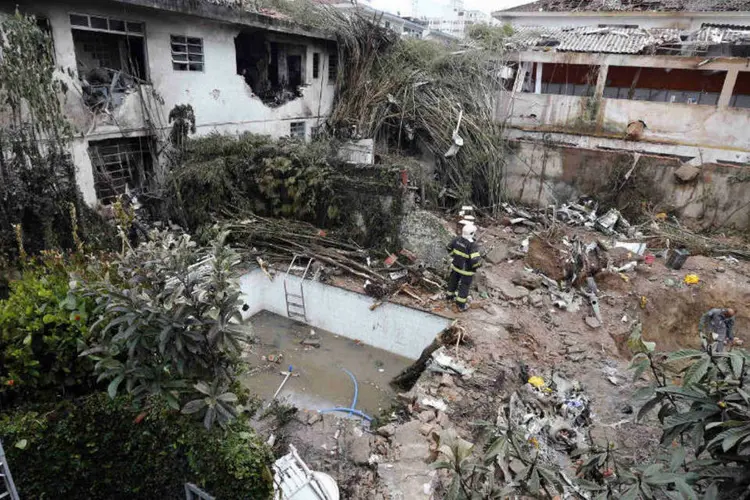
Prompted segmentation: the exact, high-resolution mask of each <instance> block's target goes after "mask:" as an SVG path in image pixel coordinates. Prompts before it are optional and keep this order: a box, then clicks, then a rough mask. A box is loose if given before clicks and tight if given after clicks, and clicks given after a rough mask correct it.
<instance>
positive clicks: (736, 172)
mask: <svg viewBox="0 0 750 500" xmlns="http://www.w3.org/2000/svg"><path fill="white" fill-rule="evenodd" d="M512 144H514V145H515V147H514V148H513V151H514V152H513V154H512V155H510V156H509V157H508V163H507V166H506V189H507V192H508V194H509V195H510V197H511V198H514V199H516V200H519V201H522V202H524V203H529V204H539V205H546V204H550V203H555V202H564V201H567V200H568V199H569V198H573V197H577V196H579V195H591V196H595V197H597V196H598V195H600V194H602V193H610V192H611V191H612V187H613V182H615V181H617V180H620V179H621V176H622V175H624V174H623V173H624V172H626V171H627V170H628V169H629V166H631V165H632V164H633V161H634V156H633V155H632V154H631V153H629V152H627V151H607V150H600V149H585V148H582V147H574V146H564V145H560V144H550V143H547V144H545V143H544V142H526V141H519V142H514V143H512ZM681 166H682V162H681V161H680V159H678V158H670V157H663V156H648V155H643V156H641V157H640V159H639V160H638V163H637V165H636V169H635V170H634V173H633V175H634V178H635V179H637V180H636V181H634V182H636V183H637V185H638V188H637V191H635V192H633V191H627V192H625V193H623V196H621V198H620V200H619V201H620V203H621V204H622V205H627V206H629V207H630V208H631V209H635V210H636V211H637V210H639V209H640V204H641V203H646V204H647V205H648V207H647V208H651V209H654V210H659V211H661V210H664V211H671V210H674V211H675V212H677V213H678V214H680V215H681V216H682V217H686V218H693V219H699V220H700V221H701V223H702V224H704V225H706V226H710V225H714V226H715V225H721V224H723V223H727V224H729V225H733V226H735V227H738V228H740V229H750V189H749V187H750V186H749V185H748V182H749V181H750V168H749V167H737V166H732V165H727V164H715V163H705V164H703V166H702V169H701V174H700V176H699V178H698V179H697V180H696V181H694V182H691V183H688V184H685V183H679V182H678V181H677V180H676V178H675V175H674V172H675V171H676V170H677V169H678V168H680V167H681ZM637 193H640V194H643V197H642V198H637V199H635V198H634V195H636V194H637Z"/></svg>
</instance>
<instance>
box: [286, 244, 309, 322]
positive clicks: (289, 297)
mask: <svg viewBox="0 0 750 500" xmlns="http://www.w3.org/2000/svg"><path fill="white" fill-rule="evenodd" d="M297 257H299V255H295V256H294V258H293V259H292V262H291V263H290V264H289V269H287V270H286V275H285V276H284V297H285V298H286V315H287V317H288V318H289V319H297V320H300V321H302V322H303V323H307V311H306V310H305V290H304V288H303V287H302V283H304V281H305V276H307V271H309V270H310V265H311V264H312V261H313V260H312V259H310V260H309V261H308V262H307V267H305V272H304V273H302V278H300V281H299V293H292V292H290V291H289V288H290V284H289V283H288V281H289V272H290V271H291V270H292V267H294V263H295V262H296V260H297Z"/></svg>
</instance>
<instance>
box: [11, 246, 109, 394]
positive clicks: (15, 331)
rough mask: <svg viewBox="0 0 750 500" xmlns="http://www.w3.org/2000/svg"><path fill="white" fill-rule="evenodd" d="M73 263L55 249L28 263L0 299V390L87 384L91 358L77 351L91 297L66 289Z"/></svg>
mask: <svg viewBox="0 0 750 500" xmlns="http://www.w3.org/2000/svg"><path fill="white" fill-rule="evenodd" d="M74 269H77V267H76V266H72V265H70V264H68V263H67V262H66V260H65V259H64V258H63V256H62V255H60V254H55V253H46V254H45V255H44V256H43V258H41V259H40V260H38V261H35V262H32V263H29V264H28V265H27V266H26V267H25V269H24V270H23V274H22V276H21V279H19V280H18V281H14V282H11V283H10V296H9V297H8V298H7V299H6V300H3V301H0V384H2V385H0V395H2V394H3V393H5V395H6V396H7V395H10V394H14V395H20V394H28V393H29V392H30V391H32V390H33V391H35V395H34V397H35V398H39V397H40V396H41V395H42V394H40V393H39V392H38V391H43V392H47V391H49V392H52V393H55V394H59V393H64V392H68V391H70V390H73V391H78V390H80V389H85V390H89V389H90V388H91V387H93V385H94V380H93V378H92V377H93V365H92V363H91V361H89V360H86V359H81V358H79V357H78V345H79V344H80V343H81V342H85V341H86V340H87V338H88V335H89V331H88V324H89V318H90V316H91V314H92V312H93V309H94V302H93V300H91V299H89V298H85V297H83V296H81V295H77V294H76V293H74V292H73V291H71V290H70V288H69V287H70V282H71V277H70V274H69V272H70V271H71V270H74Z"/></svg>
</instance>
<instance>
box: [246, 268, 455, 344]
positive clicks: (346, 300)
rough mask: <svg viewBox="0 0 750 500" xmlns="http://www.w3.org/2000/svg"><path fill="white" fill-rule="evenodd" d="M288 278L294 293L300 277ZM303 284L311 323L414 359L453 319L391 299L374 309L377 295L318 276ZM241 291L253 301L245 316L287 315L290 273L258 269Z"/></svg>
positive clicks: (296, 292)
mask: <svg viewBox="0 0 750 500" xmlns="http://www.w3.org/2000/svg"><path fill="white" fill-rule="evenodd" d="M287 280H288V281H287V286H288V287H289V292H290V293H295V294H298V293H299V286H300V279H299V278H298V277H296V276H289V277H288V278H287ZM302 286H303V287H304V295H305V309H306V315H307V323H308V324H309V325H311V326H314V327H315V328H320V329H323V330H328V331H329V332H332V333H334V334H336V335H341V336H342V337H346V338H349V339H354V340H359V341H361V342H363V343H365V344H367V345H370V346H373V347H377V348H379V349H383V350H386V351H388V352H392V353H395V354H399V355H401V356H404V357H407V358H410V359H417V358H419V356H420V355H421V354H422V350H424V348H425V347H427V346H428V345H430V344H431V343H432V341H433V340H434V339H435V337H436V336H437V335H438V334H439V333H440V332H442V331H443V330H444V329H445V328H447V327H448V326H449V325H450V324H451V320H449V319H447V318H444V317H442V316H437V315H435V314H431V313H428V312H424V311H420V310H417V309H411V308H409V307H405V306H401V305H398V304H393V303H388V302H386V303H385V304H382V305H381V306H379V307H378V308H376V309H375V310H374V311H372V310H370V306H371V305H372V303H373V302H374V299H372V298H371V297H368V296H366V295H363V294H359V293H355V292H352V291H349V290H345V289H343V288H339V287H335V286H330V285H324V284H322V283H319V282H317V281H311V280H305V281H304V282H303V284H302ZM240 290H241V292H242V297H241V298H242V300H243V301H244V303H245V304H246V305H247V306H248V309H247V311H243V313H242V316H243V319H248V318H250V317H252V316H254V315H255V314H257V313H259V312H260V311H270V312H272V313H275V314H278V315H280V316H285V317H286V316H287V310H286V298H285V294H284V275H277V276H276V277H275V278H274V280H273V281H271V280H269V279H268V277H267V276H266V275H265V273H264V272H263V271H261V270H260V269H255V270H254V271H252V272H250V273H248V274H245V275H243V276H242V277H241V278H240ZM292 319H294V318H292Z"/></svg>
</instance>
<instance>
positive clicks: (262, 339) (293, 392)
mask: <svg viewBox="0 0 750 500" xmlns="http://www.w3.org/2000/svg"><path fill="white" fill-rule="evenodd" d="M249 322H250V323H251V325H252V329H253V332H254V334H255V337H256V343H255V344H252V345H251V346H250V348H249V351H248V352H247V353H246V354H245V360H246V361H247V362H248V364H249V365H250V367H249V373H248V374H247V375H245V376H244V377H243V383H245V384H246V386H247V387H248V388H249V389H250V391H251V392H253V393H254V394H256V395H258V396H259V397H261V398H263V399H265V400H270V399H271V398H272V397H273V395H274V393H275V392H276V390H277V389H278V388H279V385H280V384H281V382H282V381H283V380H284V377H283V376H282V374H281V373H282V372H286V371H287V370H288V368H289V365H292V372H293V374H294V376H292V377H290V378H289V381H288V382H287V383H286V385H285V386H284V389H283V390H282V391H281V393H280V394H279V398H284V399H286V400H287V401H288V402H290V403H291V404H294V405H295V406H297V407H298V408H304V409H309V410H323V409H328V408H334V407H347V408H348V407H349V406H350V405H351V403H352V397H353V396H354V384H353V383H352V380H351V379H350V378H349V375H347V374H346V373H345V372H344V371H343V369H344V368H345V369H347V370H349V371H351V372H352V374H354V376H355V377H356V379H357V382H358V384H359V396H358V400H357V406H356V407H357V409H358V410H360V411H363V412H365V413H367V414H369V415H371V416H375V415H377V414H378V413H379V412H380V410H381V409H387V408H388V407H389V406H390V405H391V400H392V398H393V397H394V396H395V393H394V392H393V390H392V389H391V388H390V386H389V385H388V382H389V381H390V380H391V379H392V378H393V377H395V376H396V375H398V374H399V373H400V372H401V370H403V369H404V368H406V367H407V366H409V365H411V364H412V363H413V361H411V360H409V359H408V358H405V357H402V356H398V355H396V354H392V353H389V352H387V351H383V350H381V349H376V348H373V347H370V346H367V345H364V344H361V343H359V342H357V341H354V340H351V339H347V338H345V337H339V336H337V335H334V334H332V333H330V332H327V331H324V330H318V329H313V328H312V327H310V326H309V325H305V324H304V323H299V322H297V321H293V320H290V319H288V318H284V317H282V316H279V315H277V314H273V313H270V312H267V311H263V312H260V313H258V314H256V315H255V316H253V317H252V318H250V320H249ZM311 331H314V332H315V334H314V335H312V334H311ZM302 341H306V342H317V343H319V344H320V347H317V348H316V347H313V346H309V345H303V344H302ZM279 355H281V359H280V361H279V362H276V361H275V358H277V357H278V356H279ZM269 359H271V360H274V361H269Z"/></svg>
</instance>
